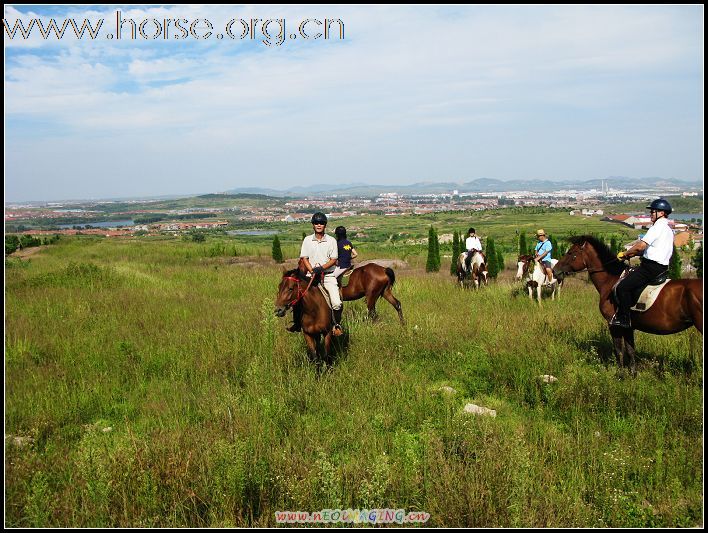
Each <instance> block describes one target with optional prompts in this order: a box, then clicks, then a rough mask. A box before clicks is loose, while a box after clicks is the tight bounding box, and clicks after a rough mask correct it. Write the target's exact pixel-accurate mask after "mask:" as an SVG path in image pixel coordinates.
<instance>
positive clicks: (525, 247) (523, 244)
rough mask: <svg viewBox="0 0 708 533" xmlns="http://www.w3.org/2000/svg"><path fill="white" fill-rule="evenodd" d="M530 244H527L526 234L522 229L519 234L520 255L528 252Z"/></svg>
mask: <svg viewBox="0 0 708 533" xmlns="http://www.w3.org/2000/svg"><path fill="white" fill-rule="evenodd" d="M528 249H529V245H528V244H526V234H525V233H524V232H523V231H522V232H521V233H520V234H519V255H526V254H527V253H528Z"/></svg>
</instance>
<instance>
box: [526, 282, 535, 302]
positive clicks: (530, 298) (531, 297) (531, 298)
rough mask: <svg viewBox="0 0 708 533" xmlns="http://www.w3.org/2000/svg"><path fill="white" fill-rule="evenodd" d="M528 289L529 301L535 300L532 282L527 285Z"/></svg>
mask: <svg viewBox="0 0 708 533" xmlns="http://www.w3.org/2000/svg"><path fill="white" fill-rule="evenodd" d="M526 287H527V288H528V290H529V300H533V287H532V286H531V282H529V283H528V285H526Z"/></svg>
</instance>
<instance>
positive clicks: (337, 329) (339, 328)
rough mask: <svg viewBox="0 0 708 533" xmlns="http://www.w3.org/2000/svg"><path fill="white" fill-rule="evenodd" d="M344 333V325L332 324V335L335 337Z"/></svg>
mask: <svg viewBox="0 0 708 533" xmlns="http://www.w3.org/2000/svg"><path fill="white" fill-rule="evenodd" d="M343 334H344V329H342V326H340V325H339V324H335V325H334V326H332V335H334V336H335V337H339V336H340V335H343Z"/></svg>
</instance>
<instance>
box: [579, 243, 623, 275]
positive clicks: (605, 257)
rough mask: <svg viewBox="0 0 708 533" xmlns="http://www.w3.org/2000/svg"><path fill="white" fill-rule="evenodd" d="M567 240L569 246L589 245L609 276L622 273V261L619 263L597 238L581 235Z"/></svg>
mask: <svg viewBox="0 0 708 533" xmlns="http://www.w3.org/2000/svg"><path fill="white" fill-rule="evenodd" d="M569 240H570V242H571V244H577V245H578V246H582V245H583V244H585V243H586V242H587V243H589V244H590V245H591V246H592V247H593V248H594V249H595V251H596V252H597V255H598V257H599V258H600V261H601V262H602V266H603V267H605V270H607V272H609V273H610V274H613V275H615V276H619V275H620V274H621V273H622V272H623V271H624V264H623V263H622V261H619V260H618V259H617V256H616V255H615V254H613V253H612V252H611V251H610V249H609V247H608V246H607V245H606V244H603V243H602V242H600V240H599V239H598V238H596V237H593V236H592V235H581V236H579V237H571V238H570V239H569Z"/></svg>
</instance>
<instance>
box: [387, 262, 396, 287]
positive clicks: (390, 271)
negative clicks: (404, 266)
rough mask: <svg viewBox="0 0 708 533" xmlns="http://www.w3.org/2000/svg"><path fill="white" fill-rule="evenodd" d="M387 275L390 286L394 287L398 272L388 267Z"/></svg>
mask: <svg viewBox="0 0 708 533" xmlns="http://www.w3.org/2000/svg"><path fill="white" fill-rule="evenodd" d="M386 275H387V276H388V286H389V287H393V284H394V283H396V274H394V273H393V269H392V268H391V267H386Z"/></svg>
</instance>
